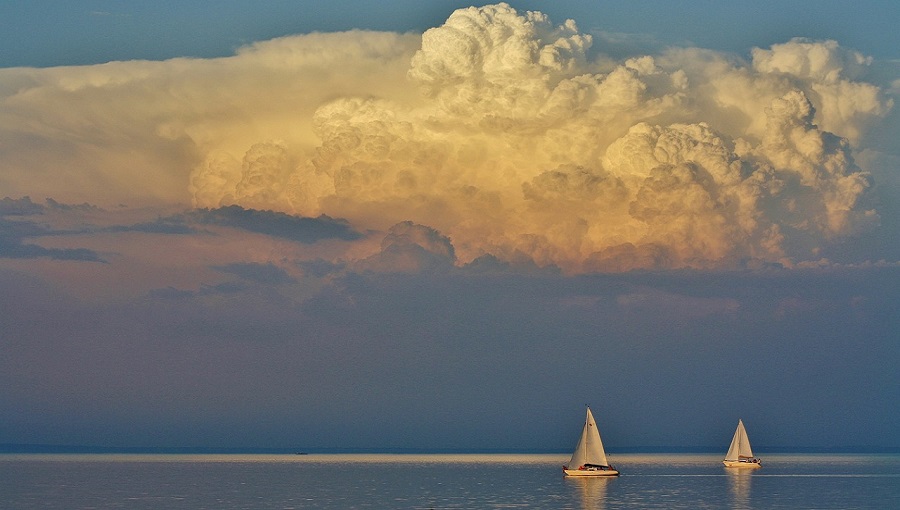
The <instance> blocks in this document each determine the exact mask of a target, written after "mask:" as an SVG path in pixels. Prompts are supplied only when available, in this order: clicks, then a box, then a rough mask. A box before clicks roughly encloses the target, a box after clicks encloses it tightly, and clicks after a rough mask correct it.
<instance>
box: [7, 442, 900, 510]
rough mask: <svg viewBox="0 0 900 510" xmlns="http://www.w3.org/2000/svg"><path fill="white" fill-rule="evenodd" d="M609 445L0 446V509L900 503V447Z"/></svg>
mask: <svg viewBox="0 0 900 510" xmlns="http://www.w3.org/2000/svg"><path fill="white" fill-rule="evenodd" d="M721 457H722V455H721V454H716V455H708V454H614V455H612V458H611V462H612V463H613V464H614V465H615V466H616V467H617V468H618V469H619V470H620V472H621V476H619V477H615V478H595V479H584V478H567V477H564V476H563V473H562V470H561V465H562V464H563V463H565V462H566V461H567V460H568V454H534V455H532V454H308V455H303V454H279V455H268V454H254V455H244V454H227V455H211V454H203V455H194V454H0V508H3V509H4V510H28V509H65V510H73V509H131V510H139V509H191V510H195V509H216V510H224V509H242V510H252V509H279V510H286V509H319V508H321V509H355V508H359V509H370V508H371V509H521V508H538V509H544V508H546V509H655V508H660V509H682V508H684V509H832V508H833V509H900V455H898V454H796V455H794V454H773V455H763V456H761V458H762V463H763V467H762V468H761V469H757V470H752V471H751V470H736V469H726V468H725V467H724V466H722V463H721Z"/></svg>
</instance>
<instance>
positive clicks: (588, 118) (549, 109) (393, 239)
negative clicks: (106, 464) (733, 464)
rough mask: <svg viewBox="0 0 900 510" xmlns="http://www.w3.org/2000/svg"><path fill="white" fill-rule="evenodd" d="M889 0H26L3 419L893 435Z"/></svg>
mask: <svg viewBox="0 0 900 510" xmlns="http://www.w3.org/2000/svg"><path fill="white" fill-rule="evenodd" d="M898 22H900V4H896V3H895V2H875V1H872V2H863V3H857V4H853V5H850V4H848V3H846V2H822V1H817V2H811V1H796V2H790V3H789V4H787V5H782V3H781V2H769V1H763V2H755V3H751V4H747V3H741V4H740V5H738V3H737V2H719V1H698V2H692V3H691V4H690V5H681V4H679V3H674V2H663V1H655V0H653V1H650V0H648V1H642V2H628V3H627V4H626V3H612V2H601V1H591V2H589V1H575V0H570V1H560V2H518V3H510V4H506V3H496V4H474V5H473V4H469V3H461V2H454V1H440V2H438V1H435V2H413V1H406V0H402V1H397V2H390V3H388V5H377V4H376V3H372V2H358V1H349V0H338V1H335V2H328V3H326V4H322V3H319V2H303V1H299V2H298V1H294V2H289V1H274V0H273V1H270V2H265V3H259V2H247V1H243V0H227V1H220V2H205V1H193V2H178V3H175V2H169V1H160V2H153V3H146V2H134V1H124V0H119V1H99V0H98V1H85V2H62V1H55V0H47V1H41V2H31V3H27V5H26V4H23V5H15V4H13V3H10V2H6V3H3V4H0V290H2V292H0V412H2V415H3V416H2V419H0V445H6V446H7V447H8V446H9V445H69V446H73V445H80V446H92V447H112V448H121V447H147V448H186V447H190V448H213V449H215V448H219V449H224V448H229V449H233V448H238V449H240V448H273V449H284V450H286V451H290V450H295V449H296V450H307V451H317V450H319V451H322V450H327V451H336V450H367V451H368V450H382V451H388V450H390V451H410V450H431V451H448V450H453V451H486V450H489V451H552V452H567V451H570V450H571V449H572V448H573V447H574V445H575V442H576V441H577V437H578V435H579V433H580V429H581V425H582V423H583V419H584V406H585V405H586V404H587V405H590V406H591V408H592V410H593V412H594V415H595V417H596V419H597V422H598V425H599V427H600V430H601V433H602V435H603V439H604V444H605V445H606V447H607V449H608V450H609V451H613V452H615V451H628V450H629V449H634V448H651V449H652V448H656V449H659V450H667V449H670V450H671V449H682V448H696V447H700V448H709V449H712V450H713V451H715V450H716V448H721V450H722V452H723V454H724V451H725V450H726V449H727V446H728V443H729V441H730V439H731V436H732V434H733V432H734V428H735V426H736V423H737V421H738V419H743V421H744V423H745V425H746V426H747V428H748V432H749V435H750V437H751V438H752V441H753V444H754V447H755V449H756V450H758V451H757V453H758V454H764V453H765V451H766V448H768V449H770V451H783V450H792V449H793V450H799V449H809V448H812V449H833V448H841V449H859V450H884V449H897V448H900V443H898V440H897V434H896V432H897V430H900V410H898V407H897V405H896V402H897V401H898V400H900V377H898V376H897V371H896V367H897V366H898V364H900V342H898V339H900V309H898V304H897V303H900V235H898V234H900V222H898V219H900V173H898V171H900V138H898V136H897V133H898V128H900V114H898V108H900V105H897V104H896V103H897V100H898V95H900V40H898V39H900V35H898V32H897V31H896V30H894V28H893V27H895V26H896V25H897V23H898Z"/></svg>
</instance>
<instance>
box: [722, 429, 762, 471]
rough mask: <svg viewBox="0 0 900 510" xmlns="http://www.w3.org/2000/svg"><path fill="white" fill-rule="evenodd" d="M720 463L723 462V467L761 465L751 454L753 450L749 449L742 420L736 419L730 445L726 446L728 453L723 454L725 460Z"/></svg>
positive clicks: (748, 441)
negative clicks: (735, 427) (736, 422)
mask: <svg viewBox="0 0 900 510" xmlns="http://www.w3.org/2000/svg"><path fill="white" fill-rule="evenodd" d="M722 463H723V464H725V467H740V468H759V467H762V464H761V463H760V461H759V459H757V458H756V457H754V456H753V450H751V449H750V438H749V437H747V429H745V428H744V421H743V420H738V425H737V430H735V431H734V437H733V438H732V439H731V446H729V447H728V453H726V454H725V460H723V461H722Z"/></svg>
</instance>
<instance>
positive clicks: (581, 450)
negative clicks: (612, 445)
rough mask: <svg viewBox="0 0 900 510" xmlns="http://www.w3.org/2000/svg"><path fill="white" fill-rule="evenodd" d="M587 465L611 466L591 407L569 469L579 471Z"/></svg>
mask: <svg viewBox="0 0 900 510" xmlns="http://www.w3.org/2000/svg"><path fill="white" fill-rule="evenodd" d="M587 464H593V465H595V466H608V465H609V461H608V460H606V452H605V451H604V450H603V443H602V442H601V441H600V431H599V430H597V422H595V421H594V415H593V414H591V408H590V407H588V409H587V418H585V421H584V429H583V430H582V431H581V439H579V440H578V446H576V447H575V452H574V453H573V454H572V459H571V460H569V465H568V466H569V469H578V467H579V466H584V465H587Z"/></svg>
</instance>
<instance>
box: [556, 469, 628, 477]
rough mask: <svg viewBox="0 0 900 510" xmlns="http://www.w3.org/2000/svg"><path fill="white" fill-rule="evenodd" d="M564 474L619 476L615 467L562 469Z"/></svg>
mask: <svg viewBox="0 0 900 510" xmlns="http://www.w3.org/2000/svg"><path fill="white" fill-rule="evenodd" d="M563 473H565V474H566V476H619V472H618V471H616V470H615V469H563Z"/></svg>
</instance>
